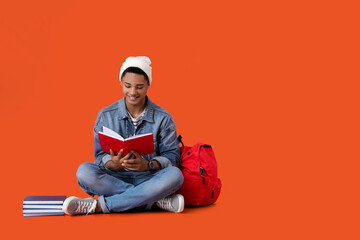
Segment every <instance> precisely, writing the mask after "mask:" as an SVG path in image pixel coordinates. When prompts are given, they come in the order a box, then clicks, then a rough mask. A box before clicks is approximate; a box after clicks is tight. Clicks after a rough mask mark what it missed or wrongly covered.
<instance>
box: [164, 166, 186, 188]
mask: <svg viewBox="0 0 360 240" xmlns="http://www.w3.org/2000/svg"><path fill="white" fill-rule="evenodd" d="M168 168H169V172H170V175H171V178H172V180H173V183H174V185H176V186H177V187H179V188H180V187H181V186H182V184H183V182H184V175H183V174H182V172H181V170H180V169H179V168H178V167H168Z"/></svg>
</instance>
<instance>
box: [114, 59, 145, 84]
mask: <svg viewBox="0 0 360 240" xmlns="http://www.w3.org/2000/svg"><path fill="white" fill-rule="evenodd" d="M150 64H151V61H150V58H148V57H146V56H141V57H128V58H127V59H126V60H125V62H123V64H122V66H121V68H120V75H119V79H120V81H121V75H122V74H123V72H124V71H125V70H126V69H127V68H129V67H137V68H140V69H141V70H143V71H144V72H145V73H146V75H147V76H148V78H149V85H151V80H152V78H151V67H150Z"/></svg>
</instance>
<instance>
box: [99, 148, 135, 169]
mask: <svg viewBox="0 0 360 240" xmlns="http://www.w3.org/2000/svg"><path fill="white" fill-rule="evenodd" d="M122 154H123V150H122V149H121V150H120V151H119V153H118V154H117V155H115V153H114V151H113V150H112V149H110V155H111V160H110V161H108V162H107V163H106V164H105V167H106V168H107V169H110V170H111V171H115V172H117V171H119V170H121V169H123V168H124V167H123V165H122V163H123V162H124V161H125V160H127V159H130V158H131V157H132V155H133V154H132V153H131V152H129V153H128V154H126V155H125V156H124V157H123V156H122Z"/></svg>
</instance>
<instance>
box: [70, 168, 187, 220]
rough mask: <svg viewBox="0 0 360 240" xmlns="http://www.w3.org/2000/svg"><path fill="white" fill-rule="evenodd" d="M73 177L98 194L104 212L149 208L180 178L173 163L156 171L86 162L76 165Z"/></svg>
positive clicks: (181, 178) (179, 184) (167, 194)
mask: <svg viewBox="0 0 360 240" xmlns="http://www.w3.org/2000/svg"><path fill="white" fill-rule="evenodd" d="M76 177H77V179H78V183H79V185H80V187H81V188H82V189H83V190H84V191H85V192H86V193H87V194H89V195H91V196H94V195H98V196H99V202H100V206H101V208H102V210H103V212H104V213H110V212H123V211H127V210H130V209H135V208H144V209H146V210H149V209H150V208H151V206H152V205H153V204H154V203H155V202H157V201H158V200H160V199H162V198H164V197H167V196H169V195H171V194H172V193H174V192H176V191H177V190H178V189H179V188H180V187H181V185H182V183H183V181H184V177H183V175H182V173H181V171H180V169H179V168H177V167H172V166H170V167H166V168H163V169H160V170H158V171H156V172H150V171H147V172H135V171H119V172H114V171H111V170H109V169H107V168H105V167H102V166H99V165H97V164H94V163H90V162H85V163H83V164H81V165H80V166H79V168H78V171H77V173H76Z"/></svg>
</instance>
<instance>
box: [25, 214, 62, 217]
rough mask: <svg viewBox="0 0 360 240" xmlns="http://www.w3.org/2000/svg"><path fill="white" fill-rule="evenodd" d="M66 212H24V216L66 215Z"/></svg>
mask: <svg viewBox="0 0 360 240" xmlns="http://www.w3.org/2000/svg"><path fill="white" fill-rule="evenodd" d="M64 215H65V214H64V213H24V214H23V216H24V217H41V216H64Z"/></svg>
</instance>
